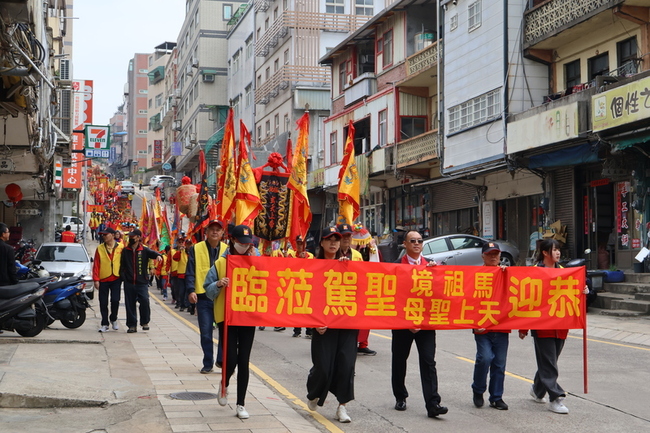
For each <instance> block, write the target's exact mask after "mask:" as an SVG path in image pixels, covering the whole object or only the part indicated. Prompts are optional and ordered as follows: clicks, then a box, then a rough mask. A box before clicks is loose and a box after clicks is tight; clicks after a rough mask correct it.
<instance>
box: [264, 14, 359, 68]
mask: <svg viewBox="0 0 650 433" xmlns="http://www.w3.org/2000/svg"><path fill="white" fill-rule="evenodd" d="M370 18H371V17H369V16H364V15H344V14H328V13H321V12H297V11H288V10H287V11H284V12H282V14H281V15H280V16H279V17H278V18H277V19H276V20H275V21H274V22H273V24H271V27H269V28H268V30H266V31H265V32H264V34H263V35H262V36H261V37H260V39H259V40H258V41H257V42H256V44H255V55H256V56H261V57H266V56H267V55H268V54H269V53H270V52H272V48H274V47H275V46H277V44H278V41H279V39H280V38H283V37H285V36H286V35H287V34H288V33H289V32H288V29H290V28H301V29H312V30H327V31H330V32H343V33H352V32H354V31H355V30H357V29H358V28H359V27H361V26H362V25H363V24H365V23H366V21H368V20H369V19H370Z"/></svg>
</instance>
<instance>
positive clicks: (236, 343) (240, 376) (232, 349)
mask: <svg viewBox="0 0 650 433" xmlns="http://www.w3.org/2000/svg"><path fill="white" fill-rule="evenodd" d="M218 326H219V331H221V332H220V333H219V335H220V336H221V335H223V322H220V323H218ZM254 339H255V327H254V326H229V327H228V352H227V354H226V356H227V359H226V387H228V385H230V377H231V376H232V375H233V373H234V372H235V367H237V404H238V405H241V406H244V402H245V400H246V391H247V390H248V380H249V377H250V369H249V366H248V364H249V362H250V359H251V350H252V349H253V340H254ZM219 343H221V341H219Z"/></svg>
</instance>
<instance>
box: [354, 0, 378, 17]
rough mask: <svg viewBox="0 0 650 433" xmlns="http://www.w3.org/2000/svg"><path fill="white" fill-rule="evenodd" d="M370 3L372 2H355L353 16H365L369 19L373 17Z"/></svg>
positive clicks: (364, 0)
mask: <svg viewBox="0 0 650 433" xmlns="http://www.w3.org/2000/svg"><path fill="white" fill-rule="evenodd" d="M372 3H373V0H355V8H354V13H355V15H366V16H369V17H371V16H373V15H374V10H373V7H372V6H373V5H372Z"/></svg>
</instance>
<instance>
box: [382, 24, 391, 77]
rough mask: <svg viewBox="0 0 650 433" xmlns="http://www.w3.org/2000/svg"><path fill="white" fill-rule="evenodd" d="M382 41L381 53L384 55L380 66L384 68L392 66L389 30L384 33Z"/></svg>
mask: <svg viewBox="0 0 650 433" xmlns="http://www.w3.org/2000/svg"><path fill="white" fill-rule="evenodd" d="M383 39H384V43H383V49H382V52H383V53H384V55H383V61H382V65H383V66H384V68H385V67H386V66H389V65H392V64H393V31H392V30H389V31H387V32H386V33H384V38H383Z"/></svg>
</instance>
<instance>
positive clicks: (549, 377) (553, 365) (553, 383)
mask: <svg viewBox="0 0 650 433" xmlns="http://www.w3.org/2000/svg"><path fill="white" fill-rule="evenodd" d="M533 341H534V343H535V359H536V360H537V372H536V373H535V378H534V379H533V390H534V391H535V395H537V397H539V398H542V397H544V395H545V394H546V393H547V392H548V397H549V400H550V401H554V400H555V399H556V398H558V397H566V393H565V392H564V389H562V387H561V386H560V384H558V383H557V378H558V376H559V375H560V372H559V370H558V368H557V360H558V358H559V357H560V353H562V348H563V347H564V341H565V340H563V339H561V338H539V337H536V336H535V334H533Z"/></svg>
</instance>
